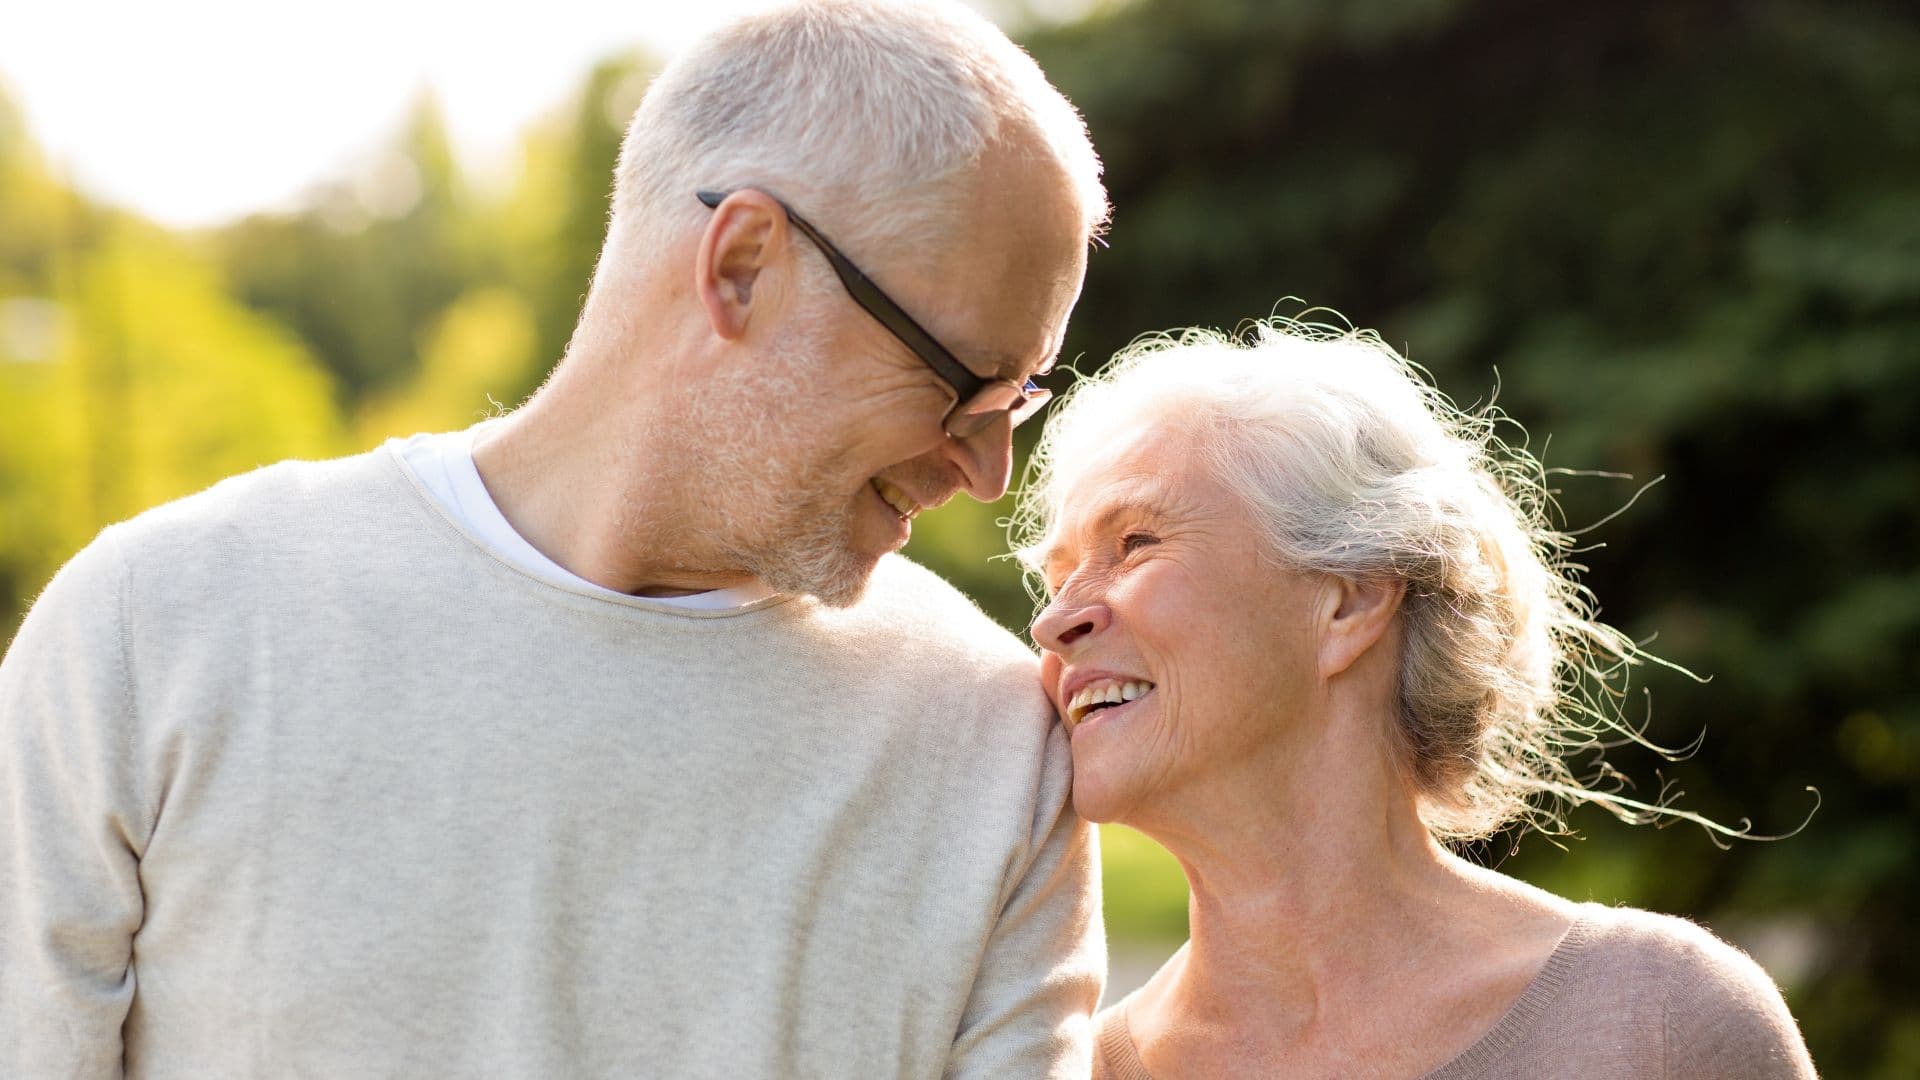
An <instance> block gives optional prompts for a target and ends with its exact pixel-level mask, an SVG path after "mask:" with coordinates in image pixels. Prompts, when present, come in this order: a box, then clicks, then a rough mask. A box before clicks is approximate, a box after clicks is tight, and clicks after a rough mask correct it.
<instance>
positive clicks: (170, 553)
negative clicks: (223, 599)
mask: <svg viewBox="0 0 1920 1080" xmlns="http://www.w3.org/2000/svg"><path fill="white" fill-rule="evenodd" d="M395 479H397V476H396V475H395V473H394V470H393V468H392V466H391V464H390V459H389V458H388V455H387V454H386V452H385V451H384V450H373V451H368V452H366V453H361V454H355V455H353V456H350V457H341V458H331V459H327V460H323V461H303V460H287V461H281V462H277V463H275V464H272V465H264V466H261V467H260V468H257V469H254V470H251V471H249V472H244V473H240V474H237V475H234V476H230V477H227V478H226V479H224V480H221V481H219V482H218V483H215V484H213V485H212V486H211V487H207V488H204V489H202V490H200V491H197V492H195V493H193V494H191V495H187V496H184V497H182V498H178V499H175V500H173V501H171V502H166V503H162V504H161V505H159V506H155V507H153V508H152V509H149V510H146V511H144V512H142V513H140V514H137V515H135V516H134V517H132V518H129V519H127V520H126V521H123V522H120V523H119V524H117V525H113V526H110V527H109V529H108V530H107V531H108V532H110V533H112V534H113V536H114V540H115V542H116V544H117V545H118V547H119V548H120V550H121V551H123V552H125V553H126V555H127V558H129V560H131V561H133V562H136V563H146V562H151V561H155V560H161V561H164V560H169V559H173V558H177V557H180V556H183V555H186V556H194V555H197V556H198V558H199V559H201V560H205V559H207V558H208V557H210V556H215V555H217V554H218V553H219V552H220V550H221V549H222V547H224V546H230V545H240V546H244V547H250V548H251V547H258V546H260V545H262V544H265V543H270V542H272V541H273V540H274V539H275V538H285V539H288V540H294V541H297V540H299V539H302V538H312V537H315V536H317V535H319V534H322V533H324V532H326V531H327V529H328V528H329V526H331V525H334V524H337V523H340V522H343V521H347V520H352V519H353V518H355V517H356V516H358V514H357V511H358V509H359V508H360V507H362V506H364V505H365V504H366V503H367V502H368V500H369V498H370V497H374V496H376V495H377V494H379V493H381V492H382V491H386V492H391V491H393V490H395V489H394V488H393V487H392V483H393V481H394V480H395Z"/></svg>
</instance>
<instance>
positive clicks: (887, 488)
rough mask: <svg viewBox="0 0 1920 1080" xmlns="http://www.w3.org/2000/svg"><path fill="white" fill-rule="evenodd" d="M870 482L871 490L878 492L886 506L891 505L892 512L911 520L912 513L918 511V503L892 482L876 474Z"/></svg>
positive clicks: (919, 507) (919, 508)
mask: <svg viewBox="0 0 1920 1080" xmlns="http://www.w3.org/2000/svg"><path fill="white" fill-rule="evenodd" d="M872 484H873V490H874V491H876V492H878V493H879V495H880V498H881V500H882V501H883V502H885V503H886V504H887V505H888V506H891V507H893V512H894V513H896V514H899V515H900V516H901V517H902V518H904V519H906V520H908V521H912V520H913V517H914V515H915V514H918V513H919V512H920V510H921V506H920V504H919V503H917V502H914V501H913V499H912V497H910V496H909V495H908V494H907V493H906V492H904V491H901V490H900V489H899V488H897V487H894V486H893V485H892V484H889V483H887V482H886V481H885V480H882V479H880V478H879V477H877V476H876V477H874V478H873V480H872Z"/></svg>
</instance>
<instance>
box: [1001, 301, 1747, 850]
mask: <svg viewBox="0 0 1920 1080" xmlns="http://www.w3.org/2000/svg"><path fill="white" fill-rule="evenodd" d="M1499 419H1500V418H1499V416H1498V414H1496V413H1495V412H1494V411H1493V410H1492V409H1491V408H1490V407H1489V408H1488V409H1485V410H1482V411H1480V412H1477V413H1475V414H1473V415H1469V414H1466V413H1463V412H1461V411H1460V410H1459V409H1457V408H1455V407H1454V406H1453V405H1452V403H1450V402H1449V401H1448V400H1447V399H1446V397H1445V396H1443V395H1442V394H1441V393H1440V391H1439V390H1437V389H1435V388H1434V387H1433V386H1432V385H1431V384H1430V383H1429V382H1428V381H1427V380H1426V379H1425V378H1424V377H1423V373H1422V372H1421V370H1420V369H1418V368H1416V367H1415V366H1414V365H1412V364H1411V363H1409V362H1408V361H1406V360H1405V359H1403V358H1401V357H1400V356H1399V355H1398V354H1396V353H1395V352H1394V351H1393V350H1392V349H1391V348H1389V347H1388V346H1387V345H1386V344H1385V343H1384V342H1382V341H1381V340H1380V339H1379V337H1378V336H1377V335H1375V334H1373V333H1372V332H1370V331H1352V330H1342V329H1338V328H1333V327H1326V326H1317V325H1310V324H1306V323H1302V322H1296V321H1292V320H1287V319H1275V320H1273V321H1270V322H1267V323H1262V324H1259V325H1258V326H1257V327H1256V328H1255V329H1254V330H1253V332H1252V333H1251V335H1250V336H1249V338H1248V339H1247V340H1245V341H1244V342H1243V341H1241V340H1237V339H1235V338H1231V337H1228V336H1226V335H1223V334H1220V333H1216V332H1211V331H1206V330H1188V331H1185V332H1183V333H1181V334H1179V335H1177V336H1158V337H1154V338H1150V339H1144V340H1142V341H1139V342H1136V343H1135V344H1134V345H1132V346H1130V347H1129V348H1128V349H1126V350H1124V351H1123V352H1122V353H1121V354H1120V355H1119V356H1118V357H1116V358H1115V360H1114V362H1113V363H1112V364H1111V365H1110V366H1108V367H1107V368H1106V369H1105V370H1104V371H1102V372H1101V373H1100V374H1098V375H1097V376H1095V377H1092V378H1090V379H1087V380H1085V381H1083V382H1081V383H1080V384H1079V385H1078V386H1076V387H1075V388H1074V389H1073V391H1072V392H1071V393H1070V394H1069V395H1068V396H1067V397H1066V399H1065V400H1064V401H1063V402H1062V403H1060V404H1056V405H1055V406H1054V413H1053V416H1052V417H1051V418H1050V420H1049V421H1048V424H1047V429H1046V433H1045V435H1044V436H1043V438H1042V440H1041V443H1040V447H1039V449H1038V450H1037V451H1036V453H1035V455H1034V457H1033V459H1032V461H1030V462H1029V465H1028V472H1027V481H1026V483H1025V484H1024V485H1023V488H1024V490H1023V492H1022V496H1021V504H1020V512H1019V515H1018V516H1017V518H1016V521H1015V526H1014V529H1015V533H1014V547H1015V549H1016V551H1021V552H1027V553H1029V555H1030V554H1031V553H1033V552H1036V551H1039V550H1043V548H1044V544H1045V541H1046V539H1047V534H1048V530H1049V528H1050V526H1051V524H1052V523H1053V522H1055V521H1057V520H1059V517H1060V513H1061V510H1062V503H1063V501H1064V500H1065V499H1067V498H1068V497H1069V496H1070V494H1071V492H1072V491H1073V489H1074V487H1075V484H1076V480H1077V478H1078V477H1079V475H1080V474H1081V473H1082V472H1084V471H1085V470H1087V469H1089V468H1091V467H1093V466H1094V465H1096V464H1098V463H1099V461H1100V460H1101V459H1102V457H1103V444H1105V443H1106V442H1107V441H1108V440H1109V439H1110V435H1111V433H1112V432H1114V431H1118V430H1128V429H1130V428H1133V427H1134V426H1136V425H1147V424H1154V423H1162V424H1179V425H1181V426H1182V428H1183V429H1184V430H1186V431H1188V432H1190V433H1191V434H1192V435H1193V436H1195V445H1196V447H1197V448H1198V449H1197V450H1196V453H1198V454H1200V455H1201V456H1202V458H1203V460H1204V461H1205V463H1206V465H1207V467H1208V468H1209V469H1210V470H1211V471H1212V473H1213V475H1215V476H1216V477H1218V478H1219V480H1220V481H1221V482H1222V483H1223V484H1225V485H1226V486H1227V487H1228V488H1229V489H1230V490H1233V491H1236V492H1239V493H1240V494H1241V496H1242V497H1243V498H1244V499H1245V500H1246V506H1247V508H1248V509H1249V510H1250V511H1251V514H1252V518H1253V520H1254V522H1255V523H1256V526H1257V527H1258V528H1259V529H1260V530H1261V531H1262V532H1263V534H1264V539H1265V541H1266V543H1267V545H1268V550H1269V551H1270V552H1271V554H1272V556H1273V558H1274V559H1275V560H1276V563H1277V565H1281V566H1285V567H1289V568H1293V569H1298V570H1309V571H1318V572H1322V573H1327V574H1334V575H1339V576H1341V577H1345V578H1349V579H1353V580H1382V579H1386V580H1396V581H1400V582H1403V583H1404V584H1405V586H1406V594H1405V599H1404V600H1403V602H1402V607H1401V610H1400V615H1399V618H1400V622H1401V627H1402V643H1403V644H1402V654H1401V657H1400V665H1399V715H1398V716H1397V717H1396V718H1395V719H1396V721H1397V722H1396V723H1394V724H1393V725H1392V731H1391V733H1390V736H1389V741H1390V744H1391V746H1392V748H1393V749H1392V752H1393V753H1394V754H1395V755H1396V758H1397V761H1398V764H1399V765H1400V767H1401V768H1402V770H1403V773H1404V775H1406V776H1407V777H1408V778H1409V780H1410V781H1411V783H1412V785H1413V788H1414V790H1415V792H1416V794H1417V796H1418V801H1419V805H1420V814H1421V819H1422V820H1423V821H1424V822H1425V824H1426V826H1427V828H1428V829H1429V830H1430V831H1431V832H1432V833H1433V834H1434V835H1435V836H1437V837H1440V838H1442V839H1447V840H1463V839H1474V838H1479V837H1484V836H1487V835H1490V834H1491V833H1493V832H1495V831H1496V830H1498V829H1499V828H1501V827H1502V826H1505V825H1507V824H1509V823H1511V822H1513V821H1516V820H1526V821H1528V822H1530V823H1532V824H1535V825H1538V826H1540V827H1542V828H1545V829H1549V830H1551V829H1554V828H1556V827H1558V825H1559V822H1560V817H1559V815H1558V812H1557V810H1556V809H1555V806H1556V805H1557V804H1556V801H1555V800H1556V799H1557V800H1559V801H1560V802H1561V803H1569V804H1571V803H1581V802H1598V803H1600V804H1601V805H1603V806H1605V807H1607V808H1608V809H1610V810H1612V811H1613V812H1614V813H1616V814H1617V815H1619V816H1621V817H1623V818H1626V819H1628V820H1633V821H1641V820H1647V819H1648V818H1649V817H1650V816H1651V815H1654V814H1675V816H1681V817H1690V816H1691V815H1687V814H1684V813H1677V812H1674V811H1668V810H1664V809H1663V808H1660V807H1654V806H1649V805H1646V804H1643V803H1638V802H1634V801H1632V800H1629V799H1624V798H1621V797H1620V796H1618V795H1617V794H1614V793H1613V792H1612V791H1603V790H1596V789H1595V788H1593V787H1592V786H1590V785H1589V783H1583V782H1581V781H1580V780H1578V779H1576V777H1575V776H1574V775H1573V774H1572V772H1571V771H1570V769H1569V767H1568V765H1567V764H1566V761H1565V758H1566V756H1567V755H1568V753H1569V752H1571V751H1574V750H1577V749H1587V748H1592V747H1595V746H1598V745H1605V744H1606V743H1607V742H1609V741H1611V740H1613V739H1616V738H1621V737H1624V738H1627V739H1631V740H1634V741H1643V740H1641V739H1640V736H1639V733H1638V731H1637V730H1635V729H1634V728H1633V727H1632V726H1631V725H1629V724H1628V723H1627V722H1626V721H1625V720H1624V719H1623V718H1622V715H1621V709H1620V702H1621V695H1622V694H1623V692H1624V679H1625V672H1626V670H1627V668H1628V667H1629V666H1630V665H1632V664H1634V663H1636V662H1638V661H1639V660H1641V659H1643V658H1646V655H1647V654H1645V653H1644V652H1642V651H1641V650H1640V649H1639V648H1638V647H1637V646H1636V645H1635V644H1634V643H1633V642H1632V641H1631V640H1630V639H1628V638H1627V637H1626V636H1625V635H1624V634H1622V633H1621V632H1620V631H1618V630H1616V629H1614V628H1612V627H1610V626H1607V625H1605V624H1603V623H1600V622H1598V621H1597V620H1596V619H1595V618H1594V617H1593V616H1594V615H1595V607H1594V603H1593V599H1592V597H1591V595H1590V594H1589V593H1588V592H1587V591H1586V590H1585V589H1584V588H1583V587H1582V586H1581V585H1580V584H1579V583H1578V581H1577V580H1576V578H1575V571H1576V570H1577V568H1576V567H1574V566H1572V565H1571V564H1570V563H1569V562H1568V561H1567V554H1568V552H1569V549H1570V544H1571V541H1570V538H1569V537H1568V536H1567V535H1566V534H1565V533H1563V532H1561V531H1559V530H1557V529H1556V528H1554V527H1553V525H1552V524H1550V522H1549V520H1548V515H1549V513H1550V512H1551V511H1552V510H1553V505H1552V502H1551V498H1550V496H1549V495H1548V493H1547V491H1546V489H1545V487H1544V485H1543V481H1544V474H1543V470H1542V468H1541V466H1540V464H1539V462H1537V461H1536V460H1535V459H1534V458H1533V457H1532V456H1531V455H1529V454H1528V453H1527V452H1526V451H1525V450H1524V449H1520V448H1516V447H1512V446H1508V445H1506V444H1505V443H1503V442H1502V441H1501V440H1500V439H1498V438H1497V437H1496V435H1495V432H1494V428H1495V426H1496V424H1497V423H1498V422H1499ZM1026 561H1028V562H1029V564H1031V559H1030V558H1029V559H1027V560H1026ZM1609 775H1611V774H1609V773H1608V772H1607V771H1606V770H1604V767H1603V768H1602V771H1601V772H1600V773H1599V774H1597V775H1596V777H1595V781H1597V780H1598V779H1599V777H1601V776H1609ZM1543 796H1545V798H1543ZM1723 831H1724V830H1723Z"/></svg>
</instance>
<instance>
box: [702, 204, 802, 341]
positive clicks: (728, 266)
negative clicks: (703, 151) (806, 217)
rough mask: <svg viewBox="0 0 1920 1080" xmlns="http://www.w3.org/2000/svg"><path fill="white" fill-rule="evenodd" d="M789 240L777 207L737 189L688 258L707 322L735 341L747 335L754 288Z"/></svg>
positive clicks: (722, 205)
mask: <svg viewBox="0 0 1920 1080" xmlns="http://www.w3.org/2000/svg"><path fill="white" fill-rule="evenodd" d="M790 235H791V234H790V233H789V232H788V230H787V215H786V214H785V213H784V212H782V211H781V209H780V204H778V203H776V202H774V201H773V199H772V198H771V197H769V196H768V195H766V194H765V193H763V192H759V191H755V190H753V189H751V188H742V189H741V190H739V191H736V192H734V193H733V194H731V195H729V196H727V197H726V199H725V200H724V201H722V202H721V203H720V205H719V206H717V207H715V208H714V211H713V217H712V218H711V219H710V220H708V222H707V227H706V229H705V230H704V231H703V232H702V233H701V234H700V240H699V247H698V248H697V249H696V250H695V251H694V257H693V291H694V295H696V296H698V297H699V298H700V306H701V307H703V308H705V309H706V312H707V322H708V323H709V324H710V325H711V326H712V327H713V332H714V333H715V334H717V335H719V336H720V337H722V338H724V339H726V340H728V341H735V340H738V339H739V338H740V336H741V335H742V334H745V333H746V332H747V323H748V321H749V317H750V316H751V314H752V310H753V301H754V286H756V285H758V284H760V274H761V271H763V270H765V269H767V267H768V266H769V265H770V263H771V260H772V258H773V256H774V254H775V253H776V252H777V251H780V250H784V248H785V246H786V244H787V242H788V238H789V236H790Z"/></svg>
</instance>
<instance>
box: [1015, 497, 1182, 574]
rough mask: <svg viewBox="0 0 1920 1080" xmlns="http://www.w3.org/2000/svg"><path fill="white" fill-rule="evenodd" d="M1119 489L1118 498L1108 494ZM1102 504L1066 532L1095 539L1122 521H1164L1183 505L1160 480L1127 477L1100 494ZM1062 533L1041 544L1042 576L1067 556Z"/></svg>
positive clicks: (1051, 534) (1058, 531) (1053, 532)
mask: <svg viewBox="0 0 1920 1080" xmlns="http://www.w3.org/2000/svg"><path fill="white" fill-rule="evenodd" d="M1115 489H1118V493H1117V494H1111V493H1112V492H1114V491H1115ZM1101 495H1102V496H1104V499H1103V502H1102V503H1098V504H1096V505H1099V506H1100V510H1099V511H1098V512H1097V513H1095V514H1094V516H1093V517H1092V518H1091V519H1087V520H1083V521H1081V522H1080V523H1079V524H1078V526H1077V527H1076V528H1070V529H1068V530H1065V531H1066V532H1067V533H1070V534H1077V535H1079V536H1083V537H1084V536H1098V535H1100V533H1101V532H1103V531H1105V530H1108V529H1111V528H1112V527H1113V523H1114V521H1116V520H1118V519H1123V518H1157V519H1165V518H1167V517H1170V516H1172V515H1174V514H1176V513H1178V512H1179V510H1180V508H1181V505H1182V502H1181V499H1180V498H1179V496H1178V495H1177V494H1176V493H1174V492H1173V491H1172V490H1170V489H1169V488H1168V487H1167V485H1166V484H1165V483H1164V482H1163V481H1162V480H1161V479H1160V478H1159V477H1148V478H1138V477H1129V478H1126V479H1122V480H1117V481H1113V482H1111V483H1109V484H1108V485H1107V487H1106V489H1105V490H1103V491H1102V492H1101ZM1062 532H1063V530H1061V529H1058V528H1056V529H1053V530H1051V531H1050V532H1049V533H1048V535H1047V538H1046V539H1045V540H1043V541H1042V542H1041V544H1040V559H1039V563H1040V567H1041V569H1042V571H1043V572H1044V573H1047V574H1049V575H1051V574H1052V572H1053V571H1054V569H1055V568H1056V567H1057V566H1058V565H1059V563H1060V561H1061V559H1062V557H1063V556H1064V555H1065V553H1066V550H1067V549H1066V547H1065V546H1064V545H1063V544H1062V542H1061V540H1062Z"/></svg>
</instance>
